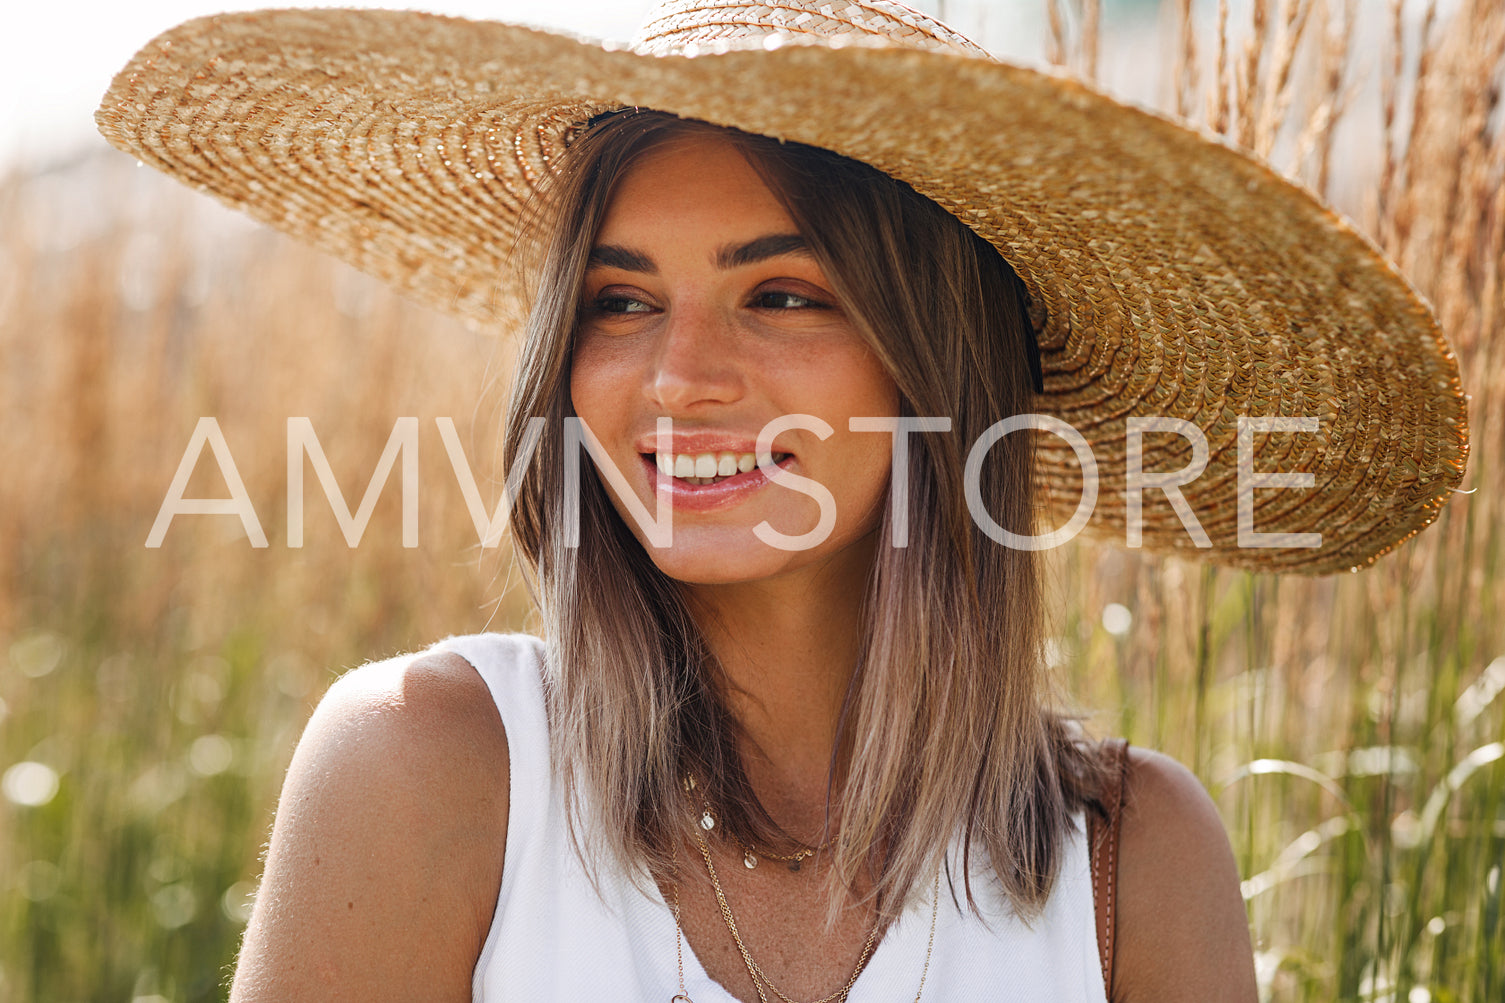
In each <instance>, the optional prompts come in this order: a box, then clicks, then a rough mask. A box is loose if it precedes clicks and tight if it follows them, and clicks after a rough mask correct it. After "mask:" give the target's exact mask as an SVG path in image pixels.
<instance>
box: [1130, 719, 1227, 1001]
mask: <svg viewBox="0 0 1505 1003" xmlns="http://www.w3.org/2000/svg"><path fill="white" fill-rule="evenodd" d="M1123 812H1124V813H1123V834H1122V844H1121V853H1120V858H1119V876H1118V901H1119V913H1118V921H1117V931H1118V949H1117V959H1116V962H1115V965H1116V972H1115V976H1114V983H1115V989H1116V991H1115V993H1114V1000H1113V1003H1140V1001H1145V1000H1153V1001H1156V1003H1176V1001H1187V1003H1192V1001H1195V1003H1213V1001H1225V1000H1226V1001H1229V1003H1253V1001H1254V1000H1255V999H1256V998H1257V991H1256V988H1255V981H1254V956H1253V950H1252V948H1251V945H1250V942H1249V925H1248V918H1247V915H1246V913H1245V911H1244V900H1243V896H1242V895H1241V894H1240V892H1239V876H1238V867H1237V865H1236V864H1235V862H1234V859H1233V850H1232V848H1231V847H1230V846H1229V843H1228V834H1227V832H1226V831H1225V830H1224V828H1223V822H1222V819H1221V818H1220V817H1219V815H1218V811H1217V807H1216V806H1215V805H1214V804H1213V802H1212V798H1211V797H1210V796H1209V795H1208V793H1207V791H1206V789H1205V788H1203V786H1202V784H1201V782H1200V781H1199V780H1197V778H1196V776H1195V775H1193V774H1192V772H1191V771H1190V770H1188V769H1186V767H1184V766H1182V765H1181V764H1180V763H1178V762H1176V761H1175V760H1173V759H1171V758H1170V757H1168V756H1164V755H1161V754H1160V753H1158V752H1152V751H1149V750H1147V749H1139V748H1133V749H1131V750H1130V753H1129V774H1128V788H1127V796H1126V798H1125V801H1124V809H1123Z"/></svg>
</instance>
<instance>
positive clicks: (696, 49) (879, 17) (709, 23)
mask: <svg viewBox="0 0 1505 1003" xmlns="http://www.w3.org/2000/svg"><path fill="white" fill-rule="evenodd" d="M785 39H787V40H788V41H790V42H792V43H805V44H809V43H810V42H812V41H813V42H818V43H820V44H825V45H830V44H832V43H833V42H834V43H835V44H838V45H839V44H842V43H843V42H855V43H857V44H874V43H879V44H888V45H895V46H898V47H901V48H906V49H924V50H928V51H941V52H954V53H958V54H960V55H964V56H970V57H972V58H979V57H981V58H984V59H989V58H991V57H990V56H989V55H988V53H987V50H985V49H983V48H982V47H981V46H979V45H977V44H976V43H975V42H973V41H971V40H970V39H968V38H966V37H965V36H964V35H961V34H959V33H957V32H956V31H953V30H952V29H951V28H948V27H947V26H946V25H944V24H942V23H941V22H940V21H937V20H935V19H934V18H932V17H929V16H927V15H925V14H922V13H920V12H919V11H917V10H911V9H910V8H908V7H906V6H904V5H903V4H900V3H893V2H891V0H773V2H769V3H757V2H747V0H664V2H663V3H661V4H659V5H658V6H657V7H655V8H654V9H653V10H652V11H651V12H650V13H649V15H648V20H647V21H646V22H645V23H644V24H643V27H642V28H641V29H639V31H638V34H637V37H635V38H634V39H633V49H634V50H635V51H637V52H639V53H642V54H644V55H653V56H694V55H699V54H703V53H708V52H728V51H731V50H733V49H759V48H767V47H771V46H772V45H777V44H778V43H779V42H781V41H783V40H785ZM880 40H881V42H880Z"/></svg>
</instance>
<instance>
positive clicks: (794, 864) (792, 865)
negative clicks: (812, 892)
mask: <svg viewBox="0 0 1505 1003" xmlns="http://www.w3.org/2000/svg"><path fill="white" fill-rule="evenodd" d="M789 869H790V870H791V871H797V870H799V869H800V862H799V861H798V860H791V861H789Z"/></svg>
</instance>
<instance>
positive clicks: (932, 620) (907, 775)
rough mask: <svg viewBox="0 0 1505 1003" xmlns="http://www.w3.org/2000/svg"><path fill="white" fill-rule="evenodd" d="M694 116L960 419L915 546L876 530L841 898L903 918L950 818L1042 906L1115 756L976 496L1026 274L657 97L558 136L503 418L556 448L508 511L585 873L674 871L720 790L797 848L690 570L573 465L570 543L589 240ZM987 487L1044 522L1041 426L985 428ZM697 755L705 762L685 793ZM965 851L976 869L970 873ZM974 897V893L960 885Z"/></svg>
mask: <svg viewBox="0 0 1505 1003" xmlns="http://www.w3.org/2000/svg"><path fill="white" fill-rule="evenodd" d="M701 130H707V131H714V132H715V133H717V134H719V135H721V136H723V137H726V138H728V139H730V140H731V141H733V142H735V143H736V144H738V147H739V149H740V150H741V151H742V152H743V154H744V156H746V157H747V159H748V161H749V163H750V164H752V165H753V166H754V167H755V169H757V170H758V171H759V172H760V174H761V175H762V176H763V178H764V180H765V181H766V183H767V184H768V185H769V187H770V189H771V190H772V191H773V192H774V193H775V195H776V196H778V198H779V199H780V200H781V201H782V203H783V205H784V207H785V208H786V210H787V211H788V213H789V215H790V217H791V218H792V219H793V220H794V222H795V224H796V225H797V227H798V228H799V231H800V233H801V235H802V236H803V237H804V238H805V240H806V241H807V243H808V244H809V246H810V248H811V250H812V252H813V253H814V255H815V257H816V259H817V261H818V262H819V264H820V265H821V267H822V269H823V271H824V272H825V274H826V276H827V277H828V278H829V280H830V281H831V283H832V285H833V287H834V290H833V291H834V292H835V293H836V295H837V297H838V298H839V300H840V301H841V305H842V307H843V308H844V309H845V310H846V311H847V313H848V315H849V316H850V317H851V318H852V320H853V321H854V322H855V324H856V326H857V327H858V329H859V331H860V333H861V334H862V335H863V337H864V338H865V339H866V340H867V341H868V343H869V344H870V346H871V348H872V350H873V351H874V352H875V353H876V354H877V356H878V357H879V359H880V360H881V361H882V363H883V365H884V366H885V367H886V368H887V370H888V372H889V373H890V374H891V375H892V377H893V379H894V381H895V383H896V384H897V386H898V388H899V392H900V397H901V410H902V414H904V415H919V416H942V415H944V416H949V417H950V418H951V421H952V430H951V432H950V433H949V434H935V433H927V434H920V435H916V436H914V437H913V438H912V440H911V449H910V453H909V467H908V471H907V473H908V479H907V484H908V511H909V519H910V527H909V542H908V545H907V546H906V547H903V548H896V547H892V546H890V545H888V542H887V541H888V540H889V539H890V538H891V537H890V533H891V527H890V526H889V519H890V518H891V515H890V512H891V507H889V506H885V509H884V512H885V515H884V522H883V525H882V526H881V527H880V529H879V535H878V539H879V541H880V542H879V546H878V554H877V558H876V562H875V567H874V570H873V574H872V578H871V581H870V583H869V587H868V594H867V599H866V602H865V605H864V616H865V618H866V621H867V622H866V624H865V627H866V629H865V630H864V631H863V636H864V637H865V638H866V644H865V648H864V650H863V651H862V652H861V655H860V659H859V664H858V665H857V666H856V667H855V671H854V673H853V675H852V680H851V684H850V687H849V690H848V692H847V694H846V699H845V703H844V706H843V710H842V714H841V721H840V723H839V727H838V739H837V741H838V747H844V748H846V749H848V750H850V757H849V762H850V765H849V767H848V768H847V770H846V771H845V773H844V775H842V776H840V777H837V776H836V775H835V773H834V763H835V762H836V759H835V756H834V755H833V760H832V762H833V774H832V777H831V781H832V782H831V785H830V787H829V790H830V795H829V796H830V798H831V799H832V802H833V803H838V804H839V805H840V808H841V826H840V830H839V832H838V833H837V836H836V839H835V842H834V843H833V849H832V852H833V860H834V867H833V869H832V870H833V875H834V879H835V883H834V884H833V887H832V893H833V910H834V905H835V902H836V901H837V899H838V898H839V895H840V889H841V886H843V885H845V886H846V887H851V886H852V885H853V884H854V882H855V879H856V878H857V876H858V875H859V873H862V872H865V873H866V874H867V875H868V876H869V878H870V880H871V882H872V894H873V895H874V896H875V899H876V902H877V903H878V906H879V908H880V909H881V910H882V911H883V912H884V913H886V914H889V915H896V914H897V913H898V912H899V911H900V910H901V909H902V908H903V906H904V905H905V903H906V901H907V900H908V899H909V897H910V896H911V894H912V893H914V892H915V891H916V890H917V889H918V888H921V887H923V886H925V885H928V884H929V881H930V878H931V876H932V875H933V874H934V873H935V869H936V868H937V867H938V866H941V865H942V864H943V862H944V860H945V854H946V851H947V849H948V847H949V846H950V845H951V843H952V840H953V839H954V838H955V837H956V835H957V834H958V833H960V834H961V835H962V837H963V845H964V847H965V853H964V857H965V856H967V855H970V854H971V853H972V852H974V851H975V850H977V849H981V850H984V851H985V852H986V853H987V855H988V858H989V860H990V862H991V864H992V867H993V869H994V871H995V872H996V873H997V875H998V877H999V879H1000V880H1001V882H1002V885H1003V888H1004V890H1005V891H1006V893H1007V894H1008V896H1009V897H1010V898H1011V899H1012V900H1013V902H1014V904H1015V906H1016V907H1017V908H1018V909H1019V910H1020V911H1021V913H1022V914H1023V915H1025V916H1031V915H1033V914H1035V913H1036V912H1037V910H1038V909H1039V907H1040V906H1042V905H1043V903H1044V902H1045V900H1046V898H1047V897H1048V896H1049V894H1050V890H1051V888H1052V885H1053V883H1054V880H1055V875H1056V872H1057V870H1058V864H1059V861H1060V858H1061V852H1062V846H1063V842H1064V839H1065V837H1066V835H1067V833H1068V832H1069V831H1070V830H1071V827H1072V821H1071V813H1072V812H1073V811H1074V810H1075V809H1077V808H1079V807H1081V806H1082V805H1083V804H1084V803H1085V801H1086V800H1087V796H1088V795H1087V792H1088V791H1090V790H1093V789H1095V784H1096V782H1097V778H1098V775H1099V769H1100V767H1099V766H1098V765H1097V760H1096V757H1095V755H1094V752H1093V747H1092V746H1091V745H1089V744H1087V743H1085V742H1084V741H1083V740H1082V739H1081V738H1080V737H1079V735H1078V733H1077V730H1076V729H1075V727H1074V722H1072V721H1071V720H1069V719H1068V718H1065V717H1063V716H1062V715H1060V714H1059V713H1057V712H1056V711H1055V710H1054V709H1053V705H1054V704H1053V698H1054V694H1053V693H1052V692H1051V691H1050V689H1049V686H1048V680H1047V678H1046V675H1045V671H1044V665H1043V658H1042V646H1043V639H1042V632H1043V627H1042V610H1041V602H1042V599H1041V582H1040V569H1039V567H1038V557H1037V555H1036V554H1034V553H1032V552H1029V551H1024V550H1015V549H1011V548H1007V547H1004V546H1001V545H999V544H996V543H994V542H993V541H992V540H991V539H989V538H988V537H987V536H986V535H985V534H984V533H983V532H982V530H981V529H980V528H979V527H978V526H976V525H975V524H974V522H973V520H972V519H971V518H970V516H969V513H968V508H967V504H966V499H965V492H964V487H963V471H964V464H965V459H966V449H967V448H968V447H969V446H970V444H971V443H973V442H975V441H976V440H977V439H978V437H979V436H981V434H982V433H983V432H984V431H985V430H986V429H987V428H988V427H989V426H991V425H992V424H994V423H995V422H997V421H999V420H1000V419H1002V418H1005V417H1008V416H1010V415H1013V414H1017V413H1021V412H1028V411H1029V410H1030V409H1031V400H1032V397H1031V375H1030V366H1029V365H1028V364H1027V362H1026V360H1027V359H1028V358H1029V352H1030V349H1031V347H1032V340H1031V339H1032V334H1031V331H1030V328H1029V325H1028V321H1027V315H1026V312H1025V299H1024V294H1023V291H1022V286H1021V284H1020V282H1019V279H1018V277H1017V276H1016V275H1015V274H1014V273H1013V271H1012V270H1011V269H1010V268H1009V266H1008V265H1007V264H1006V263H1005V262H1004V260H1003V258H1002V257H1000V256H999V254H998V253H997V252H996V251H995V250H994V249H993V248H992V247H991V245H989V244H987V243H986V242H984V241H983V240H982V239H981V238H979V237H977V236H976V235H975V234H974V233H972V232H971V231H970V230H968V229H967V228H966V227H965V226H964V225H962V224H961V223H960V222H959V221H958V220H957V219H956V218H955V217H953V216H951V215H950V214H949V213H947V212H946V211H945V210H943V209H941V208H940V207H939V206H938V205H936V204H935V203H934V202H932V201H930V200H929V199H927V198H924V197H923V196H921V195H919V194H917V193H916V192H915V191H914V190H912V189H911V188H909V187H908V186H907V185H905V184H903V183H901V182H898V181H895V180H893V179H891V178H889V177H888V176H886V175H884V174H882V173H880V172H879V171H877V170H875V169H873V168H871V167H869V166H867V165H866V164H862V163H859V162H857V161H853V160H849V159H846V158H844V157H840V156H838V155H836V154H834V153H831V152H829V151H826V150H821V149H817V148H814V147H808V146H802V145H799V144H794V143H787V144H786V143H779V142H777V141H775V140H772V139H768V138H765V137H759V136H752V135H748V134H745V133H740V132H736V131H734V130H727V129H720V128H718V127H715V126H710V125H706V124H704V123H698V122H688V121H684V120H680V119H677V118H674V117H673V116H670V115H666V114H663V113H658V112H641V111H628V112H621V113H616V114H613V115H609V116H605V117H603V118H602V119H601V120H598V121H597V122H595V123H593V124H592V125H591V127H590V128H588V129H586V130H585V131H584V132H583V133H582V134H581V135H580V136H579V137H578V138H577V139H576V140H575V141H574V142H573V143H572V145H571V146H570V147H569V150H568V152H567V160H566V161H565V162H564V165H563V168H562V170H561V172H560V174H559V175H558V178H557V180H556V183H555V185H554V188H553V190H552V191H550V192H549V193H548V199H547V203H546V204H547V206H548V210H547V211H548V213H549V216H548V218H547V219H546V220H545V221H543V224H542V225H543V226H544V228H545V229H544V231H543V232H546V233H547V234H548V235H549V237H548V245H547V247H546V249H545V251H544V256H543V263H542V269H541V275H540V277H539V281H538V283H537V299H536V301H535V304H534V308H533V311H532V315H531V318H530V321H529V325H528V330H527V335H526V341H525V344H524V346H523V350H522V354H521V358H520V361H519V369H518V373H517V377H516V383H515V385H514V389H513V394H512V399H511V402H510V406H509V413H508V431H507V433H506V437H505V446H504V461H505V463H506V464H507V469H512V464H513V463H514V462H515V460H516V459H517V457H518V455H519V454H520V453H521V452H522V451H523V448H524V429H525V426H526V424H527V421H528V419H530V418H533V417H543V418H545V419H546V425H545V430H544V434H543V438H542V440H541V442H540V444H539V446H538V449H539V454H538V455H539V456H540V457H541V462H534V463H532V464H531V465H530V466H529V468H528V472H527V474H526V475H525V478H524V480H523V482H522V485H521V488H520V492H519V496H518V498H517V501H516V506H515V509H514V512H513V523H512V525H513V534H514V541H515V545H516V548H517V551H518V553H519V554H520V555H521V557H522V559H523V562H524V564H525V566H526V569H527V571H528V577H529V581H530V586H531V587H532V588H533V590H534V596H535V599H536V600H537V602H538V605H539V608H540V610H541V612H542V615H543V618H544V621H545V625H546V626H545V633H546V635H547V637H548V641H549V656H548V657H549V663H548V695H549V724H550V729H551V733H550V734H551V741H552V744H553V753H554V762H555V764H556V768H557V769H558V770H559V772H560V776H561V779H562V781H563V783H564V784H565V785H566V790H567V792H568V799H569V800H568V803H569V805H570V808H571V812H570V818H571V832H572V838H573V839H574V840H575V845H576V847H577V849H579V850H580V852H581V853H582V855H583V856H584V857H585V859H586V861H587V864H588V866H595V865H597V864H600V863H602V862H604V861H612V862H615V863H616V864H618V865H620V866H624V867H626V868H627V869H628V870H629V872H632V871H634V870H635V869H636V868H637V867H638V866H640V865H642V864H646V865H647V866H648V868H649V869H650V871H652V872H653V873H656V874H666V875H667V874H671V873H672V872H673V869H674V855H675V848H676V847H677V846H680V845H681V844H682V840H683V839H684V837H685V833H686V832H687V826H688V825H689V824H691V820H692V819H693V818H694V817H695V816H696V815H697V814H698V808H699V804H700V798H701V797H702V796H704V797H706V798H708V799H709V800H710V802H711V803H712V804H714V805H716V807H717V810H718V812H719V815H720V816H721V818H722V820H723V826H722V827H721V828H722V831H724V832H726V833H729V834H731V835H735V836H738V837H740V838H741V839H742V840H743V841H744V842H746V843H748V844H754V845H769V844H778V843H780V842H781V834H780V833H779V831H778V828H777V826H776V825H775V824H774V822H773V820H772V819H771V818H770V817H769V816H768V814H767V813H766V812H765V811H764V810H763V808H762V806H761V804H760V803H759V802H758V799H757V797H756V795H755V793H754V792H753V790H752V788H751V786H750V785H749V783H748V780H747V776H746V774H745V773H744V771H743V769H742V765H741V762H740V759H739V755H738V733H737V723H736V721H735V719H734V718H733V717H732V715H731V714H730V713H729V711H728V710H727V703H726V700H725V692H724V681H723V680H722V678H721V675H720V672H719V671H718V666H717V664H716V663H715V660H714V657H713V656H712V654H711V653H710V650H709V648H708V646H707V645H706V643H705V641H704V638H703V636H702V634H701V631H700V629H699V628H698V627H697V625H696V622H695V620H694V618H693V617H692V616H691V614H690V611H689V609H688V607H687V605H686V603H685V600H684V597H683V594H682V592H681V588H680V586H679V584H678V583H677V582H675V581H673V580H671V579H669V578H668V577H666V576H665V575H664V574H663V573H661V572H660V571H659V570H658V569H657V567H655V565H654V563H653V561H652V560H651V559H650V558H649V556H648V555H647V553H646V552H645V551H644V550H643V548H642V547H641V546H640V545H639V544H638V542H637V541H636V540H635V539H634V538H633V536H632V534H631V533H630V532H629V531H628V529H627V527H626V526H625V525H624V524H623V522H622V520H621V519H620V518H619V517H618V516H617V514H616V511H615V510H614V509H613V507H612V505H611V502H610V500H609V498H608V496H607V493H606V488H605V487H604V485H603V484H602V482H601V481H600V480H599V479H598V478H597V477H596V476H595V474H594V471H593V470H591V472H590V473H588V474H586V475H585V476H583V477H582V478H581V485H580V493H581V498H580V502H579V504H580V510H579V511H580V529H579V546H578V547H577V548H572V547H569V546H566V544H565V539H566V537H565V532H566V526H565V524H564V523H565V520H564V518H563V510H564V504H565V499H564V498H563V485H564V480H563V476H562V472H561V463H559V462H558V460H557V458H559V457H560V456H561V455H562V452H561V451H562V449H563V425H564V419H565V418H566V417H568V416H571V415H573V413H574V411H573V408H572V406H571V402H570V393H569V386H570V353H571V345H572V338H573V334H574V330H575V326H576V321H577V315H578V310H579V298H580V289H581V286H582V283H583V279H584V274H585V269H586V263H587V257H588V255H589V253H590V249H591V246H592V243H593V241H594V239H595V235H596V233H597V231H598V229H599V227H600V225H601V221H602V219H603V217H604V215H605V211H606V208H607V205H608V203H609V201H610V199H611V197H612V193H613V190H614V188H615V186H616V184H617V183H618V181H619V180H620V179H621V178H622V177H623V176H624V175H625V173H626V172H627V171H628V170H629V169H630V168H631V166H632V165H633V163H634V162H635V161H636V159H637V158H638V157H640V156H641V155H642V154H644V153H645V152H647V151H648V150H650V149H653V148H655V147H657V146H659V145H661V144H662V143H664V142H666V141H668V140H670V139H673V138H675V137H678V136H683V135H685V134H686V133H688V132H695V131H701ZM586 466H587V467H588V466H589V465H586ZM981 489H982V497H983V499H984V501H985V503H986V504H987V507H988V511H989V512H990V513H991V514H992V516H993V518H994V519H995V520H996V521H997V522H998V523H999V524H1001V525H1003V526H1006V527H1009V528H1011V529H1013V531H1014V532H1018V533H1027V532H1030V527H1031V526H1032V525H1033V522H1034V515H1035V512H1034V501H1033V499H1034V462H1033V448H1032V440H1031V439H1030V437H1029V436H1028V435H1018V434H1016V435H1011V436H1008V437H1006V438H1004V439H1003V440H1001V441H1000V442H998V443H997V444H996V445H995V446H994V447H993V449H992V450H991V452H990V453H989V458H988V462H987V463H985V464H984V466H983V470H982V482H981ZM899 708H902V709H903V713H896V712H895V711H896V709H899ZM687 774H693V775H694V776H695V777H697V778H700V780H701V781H702V784H701V789H699V790H697V791H696V792H695V793H694V794H693V795H692V794H690V793H689V792H687V791H686V790H685V789H684V787H683V785H682V778H683V777H684V776H686V775H687ZM587 816H588V817H589V818H590V819H592V823H591V824H590V825H588V826H587V825H584V824H582V820H583V819H584V818H585V817H587ZM961 863H962V865H963V866H961V868H960V870H961V873H962V874H963V876H964V881H966V875H968V874H969V873H970V870H971V868H970V866H967V865H968V863H969V861H967V860H966V859H964V860H963V861H961ZM966 894H967V897H968V899H969V900H972V889H971V887H970V883H969V884H968V886H967V889H966Z"/></svg>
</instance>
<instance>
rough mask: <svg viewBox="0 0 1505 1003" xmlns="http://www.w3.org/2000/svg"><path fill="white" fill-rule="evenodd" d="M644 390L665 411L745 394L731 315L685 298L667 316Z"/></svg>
mask: <svg viewBox="0 0 1505 1003" xmlns="http://www.w3.org/2000/svg"><path fill="white" fill-rule="evenodd" d="M644 391H645V393H646V395H647V397H648V399H649V400H650V401H652V402H653V404H655V405H656V406H657V407H658V408H659V413H660V414H666V415H674V414H684V413H686V412H689V411H693V410H694V409H696V408H697V407H698V406H701V405H705V404H715V403H721V404H725V403H730V402H731V401H734V400H736V399H737V397H739V396H740V395H741V378H740V375H739V371H738V368H737V365H736V351H735V338H734V332H733V330H732V324H731V321H730V320H729V319H728V318H727V317H725V316H723V315H722V314H721V313H720V312H719V311H717V310H715V309H713V308H710V307H708V306H705V305H701V304H695V303H690V302H685V303H681V304H678V305H676V306H675V307H674V308H673V309H671V310H670V311H669V313H668V314H667V315H666V316H665V318H664V323H663V325H662V327H661V328H660V330H659V340H658V344H657V346H656V351H655V352H654V357H653V360H652V363H651V365H650V366H649V369H648V372H647V373H646V386H645V388H644Z"/></svg>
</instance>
